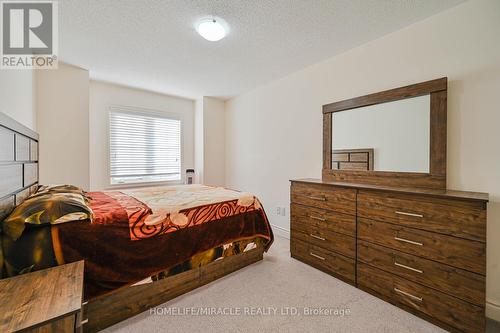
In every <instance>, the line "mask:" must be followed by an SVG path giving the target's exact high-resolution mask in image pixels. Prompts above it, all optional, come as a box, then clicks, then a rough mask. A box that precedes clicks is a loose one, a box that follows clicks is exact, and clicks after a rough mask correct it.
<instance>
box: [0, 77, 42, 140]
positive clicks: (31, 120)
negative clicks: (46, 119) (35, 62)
mask: <svg viewBox="0 0 500 333" xmlns="http://www.w3.org/2000/svg"><path fill="white" fill-rule="evenodd" d="M0 112H3V113H5V114H6V115H8V116H9V117H11V118H13V119H15V120H17V121H18V122H20V123H21V124H23V125H24V126H26V127H29V128H30V129H32V130H36V105H35V72H34V71H32V70H0Z"/></svg>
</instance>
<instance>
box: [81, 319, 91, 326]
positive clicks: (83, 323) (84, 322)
mask: <svg viewBox="0 0 500 333" xmlns="http://www.w3.org/2000/svg"><path fill="white" fill-rule="evenodd" d="M88 322H89V319H88V318H87V319H85V320H82V321H81V322H80V325H85V324H87V323H88Z"/></svg>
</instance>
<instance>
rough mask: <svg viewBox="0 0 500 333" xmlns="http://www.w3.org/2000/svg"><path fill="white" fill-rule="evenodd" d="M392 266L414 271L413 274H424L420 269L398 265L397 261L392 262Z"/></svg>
mask: <svg viewBox="0 0 500 333" xmlns="http://www.w3.org/2000/svg"><path fill="white" fill-rule="evenodd" d="M394 265H396V266H398V267H403V268H406V269H409V270H410V271H414V272H417V273H420V274H422V273H423V272H424V271H422V270H420V269H416V268H413V267H410V266H406V265H403V264H400V263H399V262H397V261H395V262H394Z"/></svg>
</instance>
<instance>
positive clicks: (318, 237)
mask: <svg viewBox="0 0 500 333" xmlns="http://www.w3.org/2000/svg"><path fill="white" fill-rule="evenodd" d="M309 236H311V237H312V238H316V239H319V240H322V241H324V240H326V239H325V238H323V237H320V236H316V235H313V234H309Z"/></svg>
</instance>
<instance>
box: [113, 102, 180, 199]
mask: <svg viewBox="0 0 500 333" xmlns="http://www.w3.org/2000/svg"><path fill="white" fill-rule="evenodd" d="M112 112H120V113H127V114H131V115H137V116H145V117H157V118H165V119H174V120H179V121H180V131H181V133H180V145H181V152H180V154H181V170H180V179H179V180H160V181H149V182H148V181H140V182H130V183H124V184H113V183H111V128H110V126H111V121H110V118H111V113H112ZM184 124H185V121H184V114H182V113H180V112H169V111H160V110H155V109H148V108H144V107H136V106H123V105H109V106H108V107H107V118H106V133H107V138H106V139H107V146H106V148H107V149H106V154H107V167H106V175H107V184H108V187H109V188H113V189H119V188H133V187H146V186H159V185H180V184H184V181H185V174H184V172H183V170H184V169H185V164H184V155H185V147H184V130H185V128H184Z"/></svg>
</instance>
